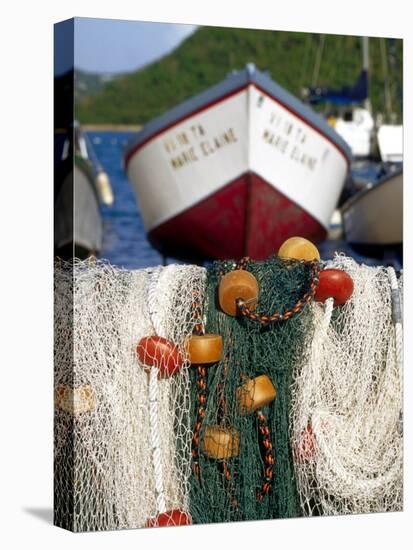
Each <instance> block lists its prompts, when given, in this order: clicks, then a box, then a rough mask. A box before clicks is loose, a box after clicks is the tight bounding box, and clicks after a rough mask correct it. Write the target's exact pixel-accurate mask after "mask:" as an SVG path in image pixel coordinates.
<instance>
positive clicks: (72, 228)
mask: <svg viewBox="0 0 413 550" xmlns="http://www.w3.org/2000/svg"><path fill="white" fill-rule="evenodd" d="M112 203H113V192H112V189H111V185H110V181H109V178H108V176H107V174H106V172H105V171H104V170H103V168H102V166H101V165H100V163H99V162H98V160H97V158H96V155H95V153H94V151H93V148H92V146H91V144H90V141H89V139H88V137H87V136H86V134H84V133H83V132H82V130H81V128H80V126H79V124H77V123H76V124H75V126H74V128H73V127H72V128H69V129H68V130H67V131H60V132H56V133H55V209H54V214H55V223H54V228H55V230H54V231H55V233H54V247H55V256H58V257H60V258H61V259H71V258H73V257H76V258H80V259H85V258H87V257H89V256H91V255H96V254H97V253H98V252H99V250H100V249H101V247H102V237H103V226H102V218H101V214H100V204H106V205H108V206H109V205H111V204H112Z"/></svg>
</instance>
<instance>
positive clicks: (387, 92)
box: [380, 38, 393, 121]
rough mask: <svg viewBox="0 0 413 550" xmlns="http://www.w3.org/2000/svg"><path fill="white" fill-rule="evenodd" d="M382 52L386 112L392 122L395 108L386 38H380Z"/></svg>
mask: <svg viewBox="0 0 413 550" xmlns="http://www.w3.org/2000/svg"><path fill="white" fill-rule="evenodd" d="M380 52H381V61H382V68H383V79H384V102H385V110H386V114H387V117H388V120H389V121H391V116H392V113H393V108H392V101H391V93H390V85H389V73H388V70H387V55H386V42H385V39H384V38H380Z"/></svg>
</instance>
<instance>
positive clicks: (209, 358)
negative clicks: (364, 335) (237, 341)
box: [188, 334, 223, 365]
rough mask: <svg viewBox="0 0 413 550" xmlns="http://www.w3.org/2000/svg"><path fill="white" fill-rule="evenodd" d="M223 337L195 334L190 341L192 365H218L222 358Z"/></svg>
mask: <svg viewBox="0 0 413 550" xmlns="http://www.w3.org/2000/svg"><path fill="white" fill-rule="evenodd" d="M222 349H223V346H222V337H221V336H220V335H219V334H202V335H197V334H193V335H192V336H191V337H190V338H189V340H188V355H189V360H190V362H191V364H192V365H206V364H209V363H217V362H218V361H220V359H221V357H222Z"/></svg>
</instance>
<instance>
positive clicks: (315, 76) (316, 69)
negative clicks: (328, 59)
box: [311, 34, 326, 87]
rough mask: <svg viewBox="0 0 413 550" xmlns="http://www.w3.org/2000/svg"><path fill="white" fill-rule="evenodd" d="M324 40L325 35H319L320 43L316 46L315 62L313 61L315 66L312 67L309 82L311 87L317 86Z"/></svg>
mask: <svg viewBox="0 0 413 550" xmlns="http://www.w3.org/2000/svg"><path fill="white" fill-rule="evenodd" d="M325 38H326V35H325V34H320V43H319V45H318V50H317V57H316V60H315V65H314V71H313V80H312V82H311V85H312V86H313V87H314V86H317V82H318V77H319V73H320V66H321V57H322V55H323V49H324V42H325Z"/></svg>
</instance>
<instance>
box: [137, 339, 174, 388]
mask: <svg viewBox="0 0 413 550" xmlns="http://www.w3.org/2000/svg"><path fill="white" fill-rule="evenodd" d="M136 353H137V354H138V357H139V361H140V362H141V363H142V364H143V365H144V366H145V367H147V368H148V369H149V368H150V367H156V368H157V369H158V370H159V378H168V377H170V376H173V375H174V374H176V373H177V372H178V371H179V370H180V369H181V368H182V366H183V364H184V360H183V357H182V354H181V352H180V351H179V349H178V348H177V347H176V346H175V344H173V343H172V342H171V341H170V340H167V339H166V338H162V336H146V337H145V338H142V339H141V340H140V341H139V344H138V345H137V347H136Z"/></svg>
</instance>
